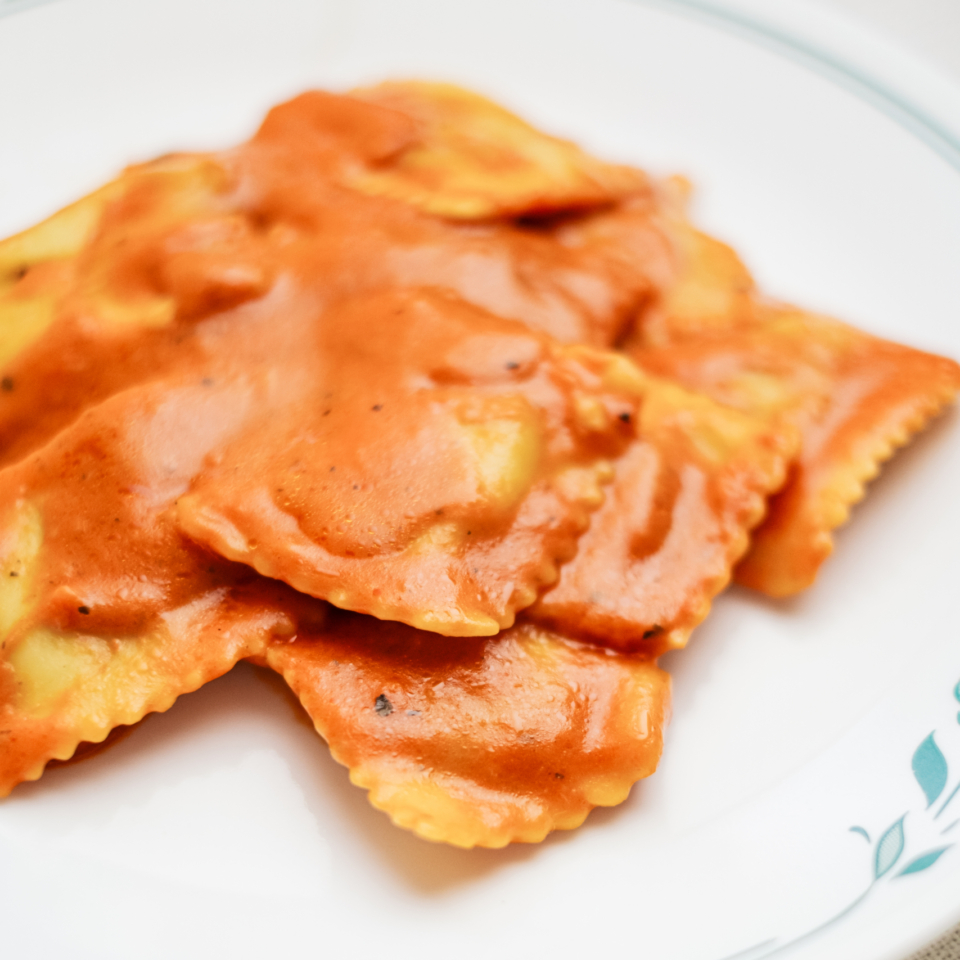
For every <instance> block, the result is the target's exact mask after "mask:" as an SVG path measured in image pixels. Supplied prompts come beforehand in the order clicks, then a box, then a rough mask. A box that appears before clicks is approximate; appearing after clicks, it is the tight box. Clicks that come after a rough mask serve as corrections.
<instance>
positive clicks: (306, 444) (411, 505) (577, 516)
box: [177, 290, 639, 636]
mask: <svg viewBox="0 0 960 960" xmlns="http://www.w3.org/2000/svg"><path fill="white" fill-rule="evenodd" d="M302 351H303V354H304V356H305V358H306V364H307V366H306V367H305V368H304V371H305V372H303V373H302V374H301V382H302V383H303V387H302V389H301V390H299V391H298V392H297V393H296V395H295V399H294V400H293V401H292V402H290V403H289V404H288V405H287V406H280V407H275V408H272V409H270V410H269V412H268V413H267V414H265V415H264V416H263V417H262V418H261V420H260V421H259V422H258V423H256V424H255V425H251V426H250V427H249V428H245V429H244V431H243V432H242V433H241V434H239V435H238V436H237V437H236V438H235V439H233V440H231V441H230V442H229V443H227V444H226V445H224V446H223V447H222V448H219V449H217V450H215V451H214V452H213V454H212V455H211V457H210V458H209V459H208V461H207V463H206V464H205V466H204V468H203V470H202V471H200V473H199V474H198V476H197V477H196V479H195V480H194V483H193V486H192V488H191V491H190V493H189V494H186V495H184V496H182V497H180V498H179V500H178V503H177V516H178V520H179V524H180V527H181V529H182V530H183V531H184V532H185V533H187V534H188V535H189V536H191V537H193V538H194V539H196V540H198V541H199V542H201V543H204V544H206V545H208V546H210V547H211V548H213V549H214V550H216V551H217V552H218V553H220V554H221V555H222V556H225V557H227V558H228V559H231V560H236V561H241V562H243V563H248V564H250V565H251V566H253V567H255V568H256V569H257V570H258V571H259V572H260V573H263V574H265V575H266V576H269V577H273V578H276V579H280V580H283V581H285V582H286V583H289V584H290V585H291V586H293V587H294V588H295V589H297V590H300V591H303V592H304V593H308V594H311V595H313V596H316V597H319V598H321V599H326V600H329V601H330V602H332V603H334V604H335V605H337V606H340V607H345V608H347V609H352V610H356V611H358V612H361V613H371V614H373V615H375V616H377V617H380V618H383V619H395V620H401V621H403V622H405V623H410V624H411V625H413V626H417V627H421V628H423V629H427V630H435V631H437V632H439V633H445V634H448V635H464V636H470V635H475V636H480V635H489V634H494V633H496V632H497V631H498V630H500V629H501V628H503V627H507V626H509V625H510V624H511V623H512V622H513V618H514V615H515V613H516V611H517V610H519V609H522V608H523V607H525V606H528V605H529V604H530V603H532V602H533V600H534V599H535V597H536V592H537V590H538V589H539V588H540V587H542V586H543V585H545V584H548V583H551V582H553V581H554V580H555V579H556V570H557V565H558V564H559V563H562V562H563V561H565V560H567V559H569V558H570V557H571V556H572V554H573V552H574V550H575V546H576V538H577V537H578V536H579V534H580V533H581V532H582V531H583V529H584V528H585V527H586V525H587V518H588V513H589V511H590V510H592V509H595V508H596V507H597V506H599V505H600V502H601V500H602V493H601V491H600V486H599V485H600V484H601V483H602V482H605V481H607V480H608V479H609V478H610V475H611V473H612V470H611V467H610V465H609V462H608V459H607V458H608V457H610V456H615V455H616V454H618V453H619V452H620V451H621V450H622V449H623V447H624V445H625V444H626V442H627V441H628V439H629V437H630V435H631V432H632V426H631V423H630V420H631V416H632V412H633V409H634V407H635V405H636V396H635V395H634V394H632V393H630V392H628V391H627V390H626V389H624V388H623V386H622V384H621V383H620V381H621V380H623V378H624V376H625V374H624V370H625V368H629V367H630V365H629V363H628V362H627V361H626V360H624V359H623V358H620V357H618V356H616V355H614V354H608V353H603V352H598V351H594V350H590V349H588V348H586V347H561V346H559V345H557V344H555V343H554V342H552V341H550V340H549V339H548V338H545V337H543V336H540V335H537V334H535V333H532V332H530V331H528V330H527V329H526V328H524V327H523V325H521V324H519V323H515V322H512V321H508V320H502V319H499V318H497V317H494V316H493V315H491V314H487V313H484V312H482V311H479V310H477V309H476V308H474V307H470V306H469V305H468V304H465V303H463V302H462V301H460V300H459V299H457V298H454V297H452V296H450V295H449V294H446V293H443V292H440V291H431V290H421V291H400V292H398V291H390V292H387V293H384V294H380V295H375V296H370V297H366V298H359V299H357V300H354V301H350V302H348V303H346V304H345V305H343V306H342V307H340V308H338V309H337V310H333V311H331V312H330V313H329V314H328V315H325V316H324V318H323V320H322V321H321V322H318V323H317V324H316V325H315V327H314V328H313V339H312V341H310V342H306V343H304V344H303V345H302ZM631 369H632V368H631ZM282 375H283V376H285V377H288V376H290V374H289V373H287V372H284V373H283V374H282ZM636 375H637V376H639V374H636Z"/></svg>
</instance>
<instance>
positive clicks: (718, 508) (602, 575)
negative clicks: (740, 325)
mask: <svg viewBox="0 0 960 960" xmlns="http://www.w3.org/2000/svg"><path fill="white" fill-rule="evenodd" d="M639 416H640V422H639V425H638V433H639V439H638V440H637V441H636V442H635V443H633V444H632V445H631V447H630V449H629V450H628V451H627V453H626V454H624V456H622V457H621V458H620V459H619V460H618V461H617V464H616V476H615V477H614V481H613V485H612V487H611V488H610V490H609V492H608V494H607V497H606V500H605V502H604V504H603V506H602V507H601V508H600V510H598V511H597V513H596V514H595V515H594V517H593V518H592V520H591V523H590V528H589V530H588V531H587V532H586V533H585V534H584V535H583V536H582V537H581V538H580V541H579V544H578V547H577V555H576V557H575V558H574V559H573V560H572V561H571V562H570V563H568V564H566V565H565V566H564V567H563V569H562V570H561V572H560V579H559V582H558V583H557V584H556V586H554V587H553V588H552V589H550V590H548V591H547V592H546V593H545V594H543V595H542V596H541V597H540V599H539V600H538V601H537V603H536V604H535V605H534V606H533V607H532V608H531V610H530V613H529V614H528V616H530V617H531V618H532V619H533V620H535V621H537V622H541V623H544V624H548V625H550V626H553V627H555V628H557V629H559V630H561V631H562V632H564V633H565V634H567V635H570V636H577V637H580V638H583V639H590V640H592V641H593V642H595V643H600V644H603V645H605V646H608V647H613V648H616V649H620V650H626V651H630V652H643V653H644V654H646V655H647V656H659V655H660V654H661V653H664V652H665V651H667V650H671V649H676V648H678V647H682V646H684V645H685V644H686V642H687V638H688V637H689V635H690V632H691V631H692V630H693V628H694V627H695V626H697V624H699V623H700V622H701V621H702V620H703V618H704V617H705V616H706V615H707V613H708V611H709V609H710V601H711V600H712V599H713V597H715V596H716V595H717V594H718V593H719V592H720V591H721V590H723V588H724V587H726V585H727V583H728V582H729V580H730V574H731V570H732V567H733V565H734V564H735V563H736V561H737V560H739V559H740V557H741V556H742V555H743V554H744V552H745V551H746V549H747V545H748V542H749V540H748V537H749V531H750V530H751V529H752V528H753V527H754V526H755V525H756V524H757V523H758V522H759V521H760V519H761V518H762V517H763V515H764V512H765V503H766V497H767V496H768V495H769V494H770V493H772V492H774V491H776V490H777V489H779V487H780V486H781V485H782V484H783V481H784V478H785V475H786V465H787V463H788V461H789V460H790V458H791V457H792V456H793V454H794V452H795V450H796V447H797V443H798V437H797V433H796V430H795V429H794V428H792V426H791V425H790V424H787V423H777V422H774V423H767V422H766V421H765V420H763V419H759V418H756V417H752V416H749V415H745V414H743V413H740V412H738V411H736V410H732V409H730V408H728V407H723V406H721V405H720V404H717V403H715V402H714V401H712V400H710V399H709V398H708V397H705V396H702V395H699V394H695V393H691V392H689V391H687V390H684V389H683V388H681V387H679V386H677V385H676V384H673V383H670V382H668V381H663V380H657V379H655V378H650V379H649V380H648V381H647V383H646V387H645V391H644V400H643V404H642V406H641V408H640V414H639Z"/></svg>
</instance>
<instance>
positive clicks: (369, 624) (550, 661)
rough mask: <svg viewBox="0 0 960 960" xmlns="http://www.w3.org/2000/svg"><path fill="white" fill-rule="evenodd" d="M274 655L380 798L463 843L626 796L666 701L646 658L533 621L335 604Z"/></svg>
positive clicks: (645, 771) (480, 842) (570, 817)
mask: <svg viewBox="0 0 960 960" xmlns="http://www.w3.org/2000/svg"><path fill="white" fill-rule="evenodd" d="M263 659H264V661H265V662H266V664H268V665H269V666H270V667H272V668H273V669H274V670H276V671H277V672H278V673H280V674H282V676H283V677H284V679H285V680H286V681H287V683H288V684H289V685H290V687H291V688H292V690H293V691H294V693H295V694H296V695H297V697H298V698H299V699H300V701H301V703H302V704H303V706H304V708H305V709H306V711H307V713H308V714H309V715H310V717H311V719H312V720H313V722H314V724H315V726H316V729H317V732H318V733H319V734H320V735H321V736H322V737H323V738H324V739H325V740H326V741H327V743H328V744H329V745H330V750H331V752H332V754H333V756H334V758H335V759H336V760H338V761H339V762H340V763H342V764H344V765H345V766H346V767H348V768H349V770H350V779H351V781H352V782H353V783H354V784H356V785H357V786H359V787H362V788H364V789H366V790H368V791H369V796H370V802H371V803H372V804H373V805H374V806H375V807H377V808H379V809H381V810H383V811H384V812H386V813H387V814H389V816H390V817H391V819H392V820H393V821H394V823H396V824H397V825H398V826H401V827H405V828H407V829H409V830H412V831H413V832H414V833H416V834H418V835H419V836H421V837H424V838H425V839H427V840H435V841H442V842H445V843H450V844H454V845H455V846H460V847H474V846H484V847H503V846H505V845H506V844H508V843H511V842H517V841H522V842H528V843H536V842H539V841H540V840H542V839H543V838H544V837H545V836H546V834H547V833H548V832H549V831H551V830H562V829H572V828H574V827H577V826H579V825H580V824H581V823H582V822H583V820H584V819H585V817H586V816H587V814H588V813H589V811H590V810H591V809H592V808H593V807H596V806H613V805H614V804H618V803H621V802H623V800H625V799H626V797H627V795H628V793H629V791H630V788H631V786H632V785H633V784H634V783H635V782H636V781H637V780H640V779H641V778H643V777H647V776H649V775H650V774H652V773H653V772H654V770H655V769H656V766H657V762H658V760H659V758H660V751H661V747H662V741H663V728H664V726H665V724H666V721H667V718H668V714H669V694H670V680H669V677H668V676H667V674H666V673H664V671H662V670H660V669H659V668H658V667H657V666H656V665H655V664H654V663H653V662H652V661H651V660H648V659H645V658H642V657H637V656H630V655H628V654H623V653H615V652H613V651H608V650H601V649H599V648H597V647H594V646H592V645H590V644H582V643H578V642H576V641H574V640H570V639H568V638H566V637H564V636H562V635H560V634H557V633H554V632H552V631H550V630H545V629H543V628H539V627H535V626H533V625H531V624H518V625H516V626H514V627H512V628H511V629H509V630H507V631H505V632H503V633H501V634H500V635H499V636H496V637H490V638H461V639H457V640H445V639H444V638H443V637H438V636H437V635H435V634H430V633H426V632H424V631H418V630H414V629H412V628H410V627H407V626H404V625H402V624H397V623H383V622H380V621H377V620H374V619H372V618H370V617H362V616H358V615H356V614H349V613H343V612H340V611H336V612H333V613H331V615H330V617H329V619H328V621H327V622H326V624H325V626H324V627H323V628H322V629H320V630H318V631H315V632H310V631H305V632H302V633H300V634H298V636H297V637H296V639H295V640H293V641H290V642H283V641H278V642H276V643H271V644H270V645H269V646H268V647H267V650H266V654H265V656H264V658H263Z"/></svg>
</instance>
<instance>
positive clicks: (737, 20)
mask: <svg viewBox="0 0 960 960" xmlns="http://www.w3.org/2000/svg"><path fill="white" fill-rule="evenodd" d="M627 2H629V3H633V4H638V5H641V4H642V5H643V6H648V7H655V8H658V9H661V10H668V11H671V12H675V13H677V12H678V13H682V14H687V15H689V16H690V17H691V18H693V19H696V20H701V21H704V22H707V23H709V24H711V25H712V26H716V27H719V28H720V29H724V30H727V31H729V32H732V33H735V34H737V35H739V36H742V37H746V38H748V39H750V40H754V41H756V42H759V43H760V44H761V45H763V46H765V47H768V48H770V49H773V50H776V51H777V52H778V53H781V54H784V55H786V56H787V57H789V58H790V59H791V60H793V61H795V62H797V63H800V64H801V65H803V66H805V67H808V68H811V69H813V70H814V71H815V72H817V73H820V74H822V75H823V76H825V77H827V78H828V79H830V80H833V81H834V82H835V83H837V84H838V85H839V86H842V87H844V88H846V89H847V90H849V91H850V92H852V93H854V94H856V95H857V96H859V97H860V99H862V100H865V101H867V102H868V103H869V104H870V105H871V106H873V107H876V108H878V109H879V110H880V111H881V112H882V113H884V114H885V115H886V116H888V117H890V119H892V120H894V121H895V122H896V123H898V124H899V125H900V126H901V127H904V128H905V129H906V130H908V131H909V132H910V133H912V134H913V135H914V136H916V137H917V138H918V139H920V140H922V141H923V142H924V143H925V144H926V145H927V146H928V147H930V148H931V149H932V150H934V151H935V152H936V153H937V154H938V155H939V156H940V157H941V158H942V159H944V160H946V162H947V163H949V164H950V166H952V167H953V168H954V169H955V170H958V171H960V136H958V135H957V134H955V133H954V132H953V131H952V130H950V129H948V128H947V127H945V126H944V125H943V124H941V123H940V122H939V121H938V120H937V119H936V118H934V117H932V116H930V114H928V113H927V112H926V111H925V110H923V109H922V108H920V107H918V106H917V105H916V104H915V103H913V102H911V101H910V100H909V99H907V98H905V97H903V96H901V95H900V94H899V93H897V92H896V91H895V90H894V89H892V88H891V87H889V86H888V85H887V84H885V83H883V82H882V81H880V80H878V79H877V78H876V77H874V76H871V75H870V74H869V73H867V72H865V71H863V70H861V69H860V68H858V67H855V66H853V65H851V64H849V63H847V62H845V61H844V60H842V59H841V58H840V57H838V56H835V55H834V54H832V53H830V52H829V51H827V50H824V49H822V48H821V47H819V46H817V45H815V44H814V43H811V42H809V41H807V40H802V39H799V38H797V37H795V36H793V35H792V34H790V33H789V32H787V31H786V30H781V29H780V28H778V27H776V26H773V25H772V24H769V23H765V22H763V21H760V20H757V19H754V18H753V17H751V16H749V15H747V14H742V13H738V12H736V11H733V10H724V9H721V8H719V7H715V6H713V5H712V4H710V3H704V2H701V0H627Z"/></svg>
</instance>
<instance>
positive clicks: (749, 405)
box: [630, 221, 960, 597]
mask: <svg viewBox="0 0 960 960" xmlns="http://www.w3.org/2000/svg"><path fill="white" fill-rule="evenodd" d="M675 227H676V230H677V236H678V238H679V240H678V247H677V248H678V251H679V260H678V264H679V266H678V272H677V276H676V278H675V281H674V283H673V284H672V285H671V286H668V287H667V290H666V292H665V293H664V295H663V296H662V298H661V299H660V300H659V301H658V302H657V303H656V304H653V305H651V307H650V309H649V311H648V312H647V313H646V314H644V315H641V317H640V319H639V321H638V324H637V328H636V330H635V332H634V335H633V338H632V342H631V350H630V353H631V356H633V358H634V359H635V360H636V361H637V362H638V363H639V364H640V365H641V366H642V367H644V369H646V370H648V371H650V372H651V373H654V374H656V375H658V376H662V377H667V378H670V379H672V380H674V381H676V382H678V383H681V384H683V385H684V386H686V387H689V388H690V389H693V390H698V391H702V392H703V393H705V394H707V395H708V396H710V397H712V398H714V399H715V400H717V401H718V402H720V403H723V404H727V405H729V406H731V407H733V408H736V409H739V410H742V411H744V412H747V413H752V414H754V415H756V416H759V417H763V418H767V419H768V420H769V421H770V422H771V423H772V422H778V421H779V422H782V421H783V420H787V421H789V422H792V423H793V424H795V425H796V426H797V428H798V429H799V431H800V437H801V441H800V448H799V450H798V452H797V455H796V457H795V458H794V460H793V462H792V463H791V465H790V473H789V476H788V478H787V482H786V484H785V485H784V488H783V489H782V490H781V491H780V492H779V493H777V494H776V496H774V497H773V498H772V499H771V501H770V506H769V510H768V515H767V518H766V519H765V520H764V522H763V523H762V524H761V525H760V526H759V527H758V528H757V530H755V531H754V534H753V543H752V546H751V548H750V550H749V552H748V553H747V555H746V556H745V558H744V559H743V561H742V562H741V563H740V565H739V566H738V568H737V570H736V574H735V575H736V578H737V580H739V581H740V582H741V583H743V584H745V585H747V586H750V587H753V588H755V589H757V590H761V591H763V592H764V593H767V594H769V595H771V596H774V597H785V596H790V595H792V594H795V593H798V592H799V591H801V590H804V589H805V588H807V587H809V586H810V585H811V584H812V583H813V582H814V580H815V578H816V576H817V572H818V570H819V569H820V566H821V565H822V563H823V562H824V560H826V558H827V557H828V556H829V555H830V553H831V552H832V550H833V537H832V531H833V530H834V529H835V528H837V527H838V526H840V525H841V524H842V523H844V522H845V521H846V520H847V518H848V516H849V514H850V507H851V506H852V505H853V504H855V503H856V502H857V501H858V500H860V499H861V498H862V497H863V496H864V494H865V492H866V483H867V482H868V481H869V480H871V479H872V478H873V477H875V476H876V474H877V473H878V472H879V470H880V466H881V464H882V463H883V461H885V460H886V459H888V458H889V457H890V456H891V455H892V454H893V453H894V452H895V450H896V449H897V448H898V447H900V446H902V445H903V444H905V443H907V442H908V441H909V440H910V438H911V436H913V434H915V433H916V432H918V431H919V430H922V429H923V428H924V427H925V426H926V425H927V423H928V422H929V420H930V419H931V418H932V417H934V416H935V415H936V414H938V413H939V412H940V411H941V410H942V409H943V407H944V406H945V405H947V404H948V403H950V402H951V401H952V400H953V399H954V397H955V395H956V393H957V390H958V389H960V366H958V365H957V364H956V363H955V362H954V361H953V360H950V359H948V358H946V357H940V356H936V355H935V354H931V353H925V352H923V351H920V350H915V349H913V348H911V347H907V346H903V345H901V344H897V343H893V342H891V341H888V340H883V339H880V338H879V337H874V336H871V335H870V334H868V333H864V332H863V331H860V330H857V329H856V328H854V327H851V326H848V325H846V324H843V323H840V322H839V321H837V320H833V319H831V318H829V317H823V316H819V315H816V314H811V313H806V312H804V311H801V310H798V309H796V308H793V307H788V306H783V305H778V304H775V303H772V302H769V301H766V300H764V299H762V298H761V297H760V296H759V295H758V294H757V292H756V290H755V288H754V285H753V281H752V278H751V277H750V274H749V273H748V271H747V270H746V268H745V267H744V266H743V264H742V263H741V262H740V260H739V258H738V257H737V256H736V254H735V253H734V252H733V251H732V250H731V249H730V248H729V247H727V246H726V245H724V244H722V243H720V242H719V241H717V240H714V239H712V238H710V237H708V236H706V235H704V234H701V233H699V232H697V231H695V230H693V229H692V228H691V227H690V226H689V225H685V224H682V223H680V222H679V221H678V222H677V223H676V225H675Z"/></svg>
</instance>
